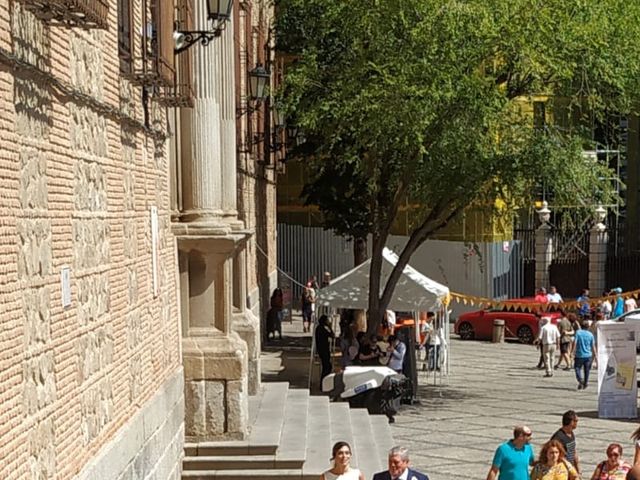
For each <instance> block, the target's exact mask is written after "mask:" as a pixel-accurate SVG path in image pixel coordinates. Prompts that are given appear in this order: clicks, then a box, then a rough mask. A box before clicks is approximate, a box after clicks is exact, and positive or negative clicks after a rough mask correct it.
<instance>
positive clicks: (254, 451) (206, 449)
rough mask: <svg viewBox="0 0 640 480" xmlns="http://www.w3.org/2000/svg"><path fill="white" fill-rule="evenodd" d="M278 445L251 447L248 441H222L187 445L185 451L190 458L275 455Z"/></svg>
mask: <svg viewBox="0 0 640 480" xmlns="http://www.w3.org/2000/svg"><path fill="white" fill-rule="evenodd" d="M277 448H278V447H277V445H250V444H249V441H248V440H220V441H212V442H200V443H187V444H185V447H184V451H185V455H186V456H188V457H196V456H221V457H222V456H233V455H274V454H275V452H276V449H277Z"/></svg>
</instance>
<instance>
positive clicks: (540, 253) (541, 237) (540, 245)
mask: <svg viewBox="0 0 640 480" xmlns="http://www.w3.org/2000/svg"><path fill="white" fill-rule="evenodd" d="M550 214H551V212H550V210H549V208H548V204H547V202H542V208H541V209H540V210H538V216H539V218H540V221H541V224H540V226H539V227H538V229H537V230H536V288H540V287H547V286H548V285H549V267H550V266H551V261H552V260H553V241H552V237H551V226H550V225H549V218H550Z"/></svg>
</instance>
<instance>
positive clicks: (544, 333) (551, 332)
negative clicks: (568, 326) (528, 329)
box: [538, 322, 560, 345]
mask: <svg viewBox="0 0 640 480" xmlns="http://www.w3.org/2000/svg"><path fill="white" fill-rule="evenodd" d="M538 340H540V341H541V342H542V344H543V345H555V344H556V343H558V341H559V340H560V330H558V327H557V326H555V325H554V324H553V323H551V322H549V323H547V324H545V325H543V326H542V328H541V329H540V333H539V334H538Z"/></svg>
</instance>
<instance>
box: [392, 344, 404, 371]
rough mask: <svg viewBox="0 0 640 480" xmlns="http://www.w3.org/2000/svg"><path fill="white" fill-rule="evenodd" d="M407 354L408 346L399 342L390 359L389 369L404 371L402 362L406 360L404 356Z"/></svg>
mask: <svg viewBox="0 0 640 480" xmlns="http://www.w3.org/2000/svg"><path fill="white" fill-rule="evenodd" d="M406 352H407V346H406V345H405V344H404V343H403V342H398V344H397V345H396V347H395V348H394V349H393V351H392V352H391V356H390V357H389V368H390V369H391V370H395V371H396V372H401V371H402V362H403V360H404V354H405V353H406Z"/></svg>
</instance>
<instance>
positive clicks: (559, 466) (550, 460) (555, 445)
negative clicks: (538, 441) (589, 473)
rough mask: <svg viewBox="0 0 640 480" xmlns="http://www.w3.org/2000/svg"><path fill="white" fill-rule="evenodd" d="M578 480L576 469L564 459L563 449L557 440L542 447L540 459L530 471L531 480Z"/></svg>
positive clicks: (550, 441)
mask: <svg viewBox="0 0 640 480" xmlns="http://www.w3.org/2000/svg"><path fill="white" fill-rule="evenodd" d="M577 478H579V476H578V472H577V471H576V468H575V467H574V466H573V465H571V463H570V462H569V461H568V460H567V459H566V458H565V451H564V447H563V446H562V444H561V443H560V442H559V441H558V440H549V441H548V442H547V443H545V444H544V445H543V446H542V449H541V450H540V457H539V459H538V461H537V462H536V463H535V464H534V466H533V469H532V470H531V480H574V479H577Z"/></svg>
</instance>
